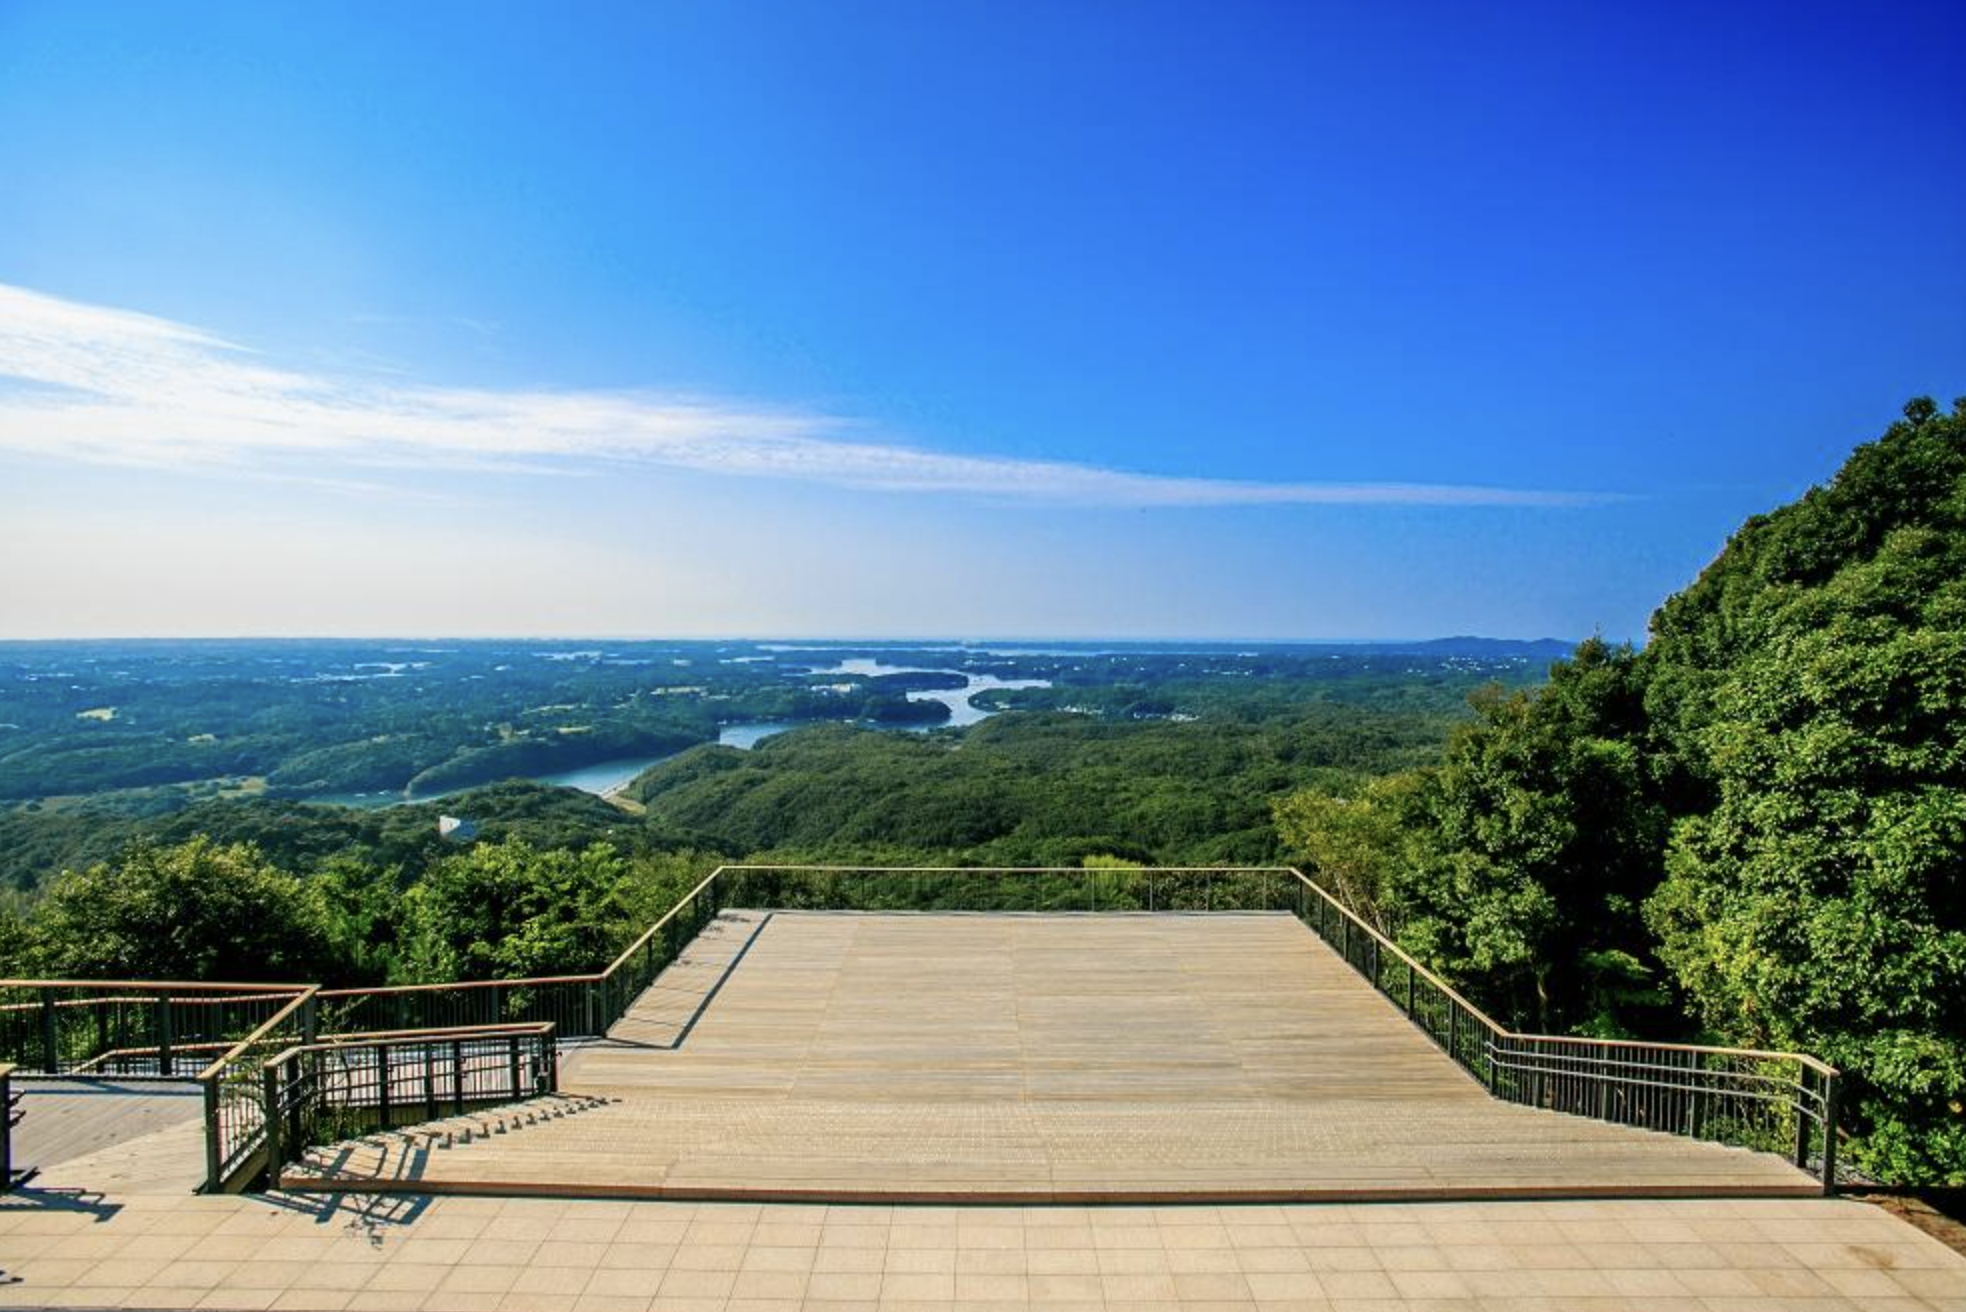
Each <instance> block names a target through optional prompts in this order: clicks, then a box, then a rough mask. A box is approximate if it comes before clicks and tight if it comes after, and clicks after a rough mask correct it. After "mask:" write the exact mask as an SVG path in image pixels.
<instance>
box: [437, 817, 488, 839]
mask: <svg viewBox="0 0 1966 1312" xmlns="http://www.w3.org/2000/svg"><path fill="white" fill-rule="evenodd" d="M477 836H478V824H477V822H476V821H475V820H466V819H464V818H462V817H461V816H454V815H440V816H438V817H437V837H439V838H443V839H447V840H449V841H450V842H453V843H468V842H470V841H471V840H472V839H474V838H476V837H477Z"/></svg>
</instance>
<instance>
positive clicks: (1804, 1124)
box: [1795, 1066, 1809, 1170]
mask: <svg viewBox="0 0 1966 1312" xmlns="http://www.w3.org/2000/svg"><path fill="white" fill-rule="evenodd" d="M1795 1075H1796V1098H1795V1164H1796V1166H1797V1167H1798V1168H1799V1169H1802V1170H1807V1169H1808V1167H1809V1068H1808V1067H1807V1066H1804V1067H1802V1068H1801V1069H1799V1070H1798V1071H1796V1073H1795Z"/></svg>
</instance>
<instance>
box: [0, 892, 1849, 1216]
mask: <svg viewBox="0 0 1966 1312" xmlns="http://www.w3.org/2000/svg"><path fill="white" fill-rule="evenodd" d="M738 907H743V908H750V909H758V910H772V911H796V910H829V911H860V912H1027V913H1045V914H1063V913H1081V912H1083V913H1092V914H1111V913H1127V912H1144V913H1149V914H1156V913H1168V912H1197V913H1214V912H1237V911H1265V912H1283V913H1288V914H1291V915H1294V916H1295V917H1297V918H1298V919H1299V920H1300V921H1302V922H1303V923H1304V924H1306V925H1307V926H1309V927H1310V928H1311V929H1312V930H1313V931H1314V932H1315V933H1317V934H1318V935H1319V937H1320V938H1322V939H1323V940H1324V941H1325V942H1326V943H1327V944H1329V945H1330V946H1331V947H1332V949H1333V950H1334V951H1336V952H1337V953H1338V955H1339V956H1340V957H1341V958H1343V959H1344V960H1345V962H1346V963H1347V964H1348V965H1349V966H1350V967H1351V968H1352V969H1353V970H1355V971H1357V972H1358V973H1359V974H1360V975H1361V976H1363V977H1364V978H1365V979H1366V980H1367V981H1368V982H1369V983H1370V984H1371V985H1372V986H1373V987H1374V988H1375V989H1377V990H1378V992H1379V993H1380V994H1382V995H1383V996H1384V997H1386V998H1387V999H1388V1000H1389V1001H1390V1002H1391V1003H1392V1005H1393V1006H1394V1007H1395V1008H1396V1009H1398V1010H1399V1011H1400V1012H1401V1013H1402V1014H1404V1015H1405V1016H1406V1018H1407V1019H1408V1020H1410V1021H1411V1022H1412V1023H1413V1024H1414V1025H1415V1026H1417V1027H1418V1028H1419V1029H1420V1030H1421V1032H1422V1033H1424V1034H1426V1035H1427V1036H1428V1037H1429V1038H1430V1039H1431V1040H1432V1041H1433V1042H1434V1043H1436V1044H1437V1045H1439V1047H1440V1048H1441V1050H1442V1051H1443V1052H1445V1053H1446V1054H1447V1056H1449V1057H1450V1058H1452V1059H1453V1060H1454V1061H1455V1062H1456V1063H1457V1064H1458V1065H1459V1066H1460V1067H1461V1068H1462V1069H1463V1070H1465V1071H1466V1072H1467V1073H1468V1074H1469V1075H1470V1076H1471V1077H1472V1078H1474V1079H1475V1080H1477V1081H1478V1082H1480V1083H1481V1084H1482V1085H1483V1087H1485V1088H1486V1089H1487V1090H1488V1092H1489V1093H1490V1094H1492V1095H1493V1096H1495V1097H1496V1098H1499V1099H1502V1100H1505V1101H1508V1102H1513V1103H1517V1104H1520V1105H1523V1106H1528V1107H1533V1108H1539V1109H1542V1110H1546V1111H1557V1112H1564V1113H1568V1114H1571V1115H1579V1116H1586V1117H1590V1118H1592V1119H1596V1120H1602V1121H1610V1122H1614V1123H1619V1124H1625V1125H1631V1126H1635V1127H1639V1128H1643V1129H1648V1130H1656V1131H1661V1132H1665V1133H1672V1134H1679V1135H1685V1136H1688V1137H1692V1138H1696V1139H1705V1140H1712V1141H1715V1142H1719V1143H1725V1144H1732V1145H1736V1146H1741V1147H1748V1148H1755V1149H1761V1150H1765V1151H1776V1152H1781V1153H1783V1154H1784V1155H1786V1156H1789V1157H1790V1158H1791V1159H1792V1160H1793V1161H1794V1162H1795V1164H1796V1166H1797V1167H1798V1168H1802V1169H1807V1170H1811V1171H1813V1172H1814V1173H1816V1174H1817V1175H1818V1176H1819V1177H1820V1179H1821V1180H1822V1182H1823V1187H1824V1190H1825V1192H1828V1191H1831V1190H1833V1189H1834V1187H1835V1183H1836V1179H1837V1170H1838V1168H1837V1161H1836V1155H1837V1154H1836V1146H1837V1123H1838V1119H1839V1106H1838V1099H1839V1092H1838V1072H1837V1071H1836V1070H1835V1069H1834V1068H1832V1067H1830V1066H1828V1065H1827V1064H1825V1063H1823V1062H1821V1061H1818V1060H1816V1059H1815V1058H1813V1057H1808V1056H1805V1055H1802V1054H1798V1053H1779V1052H1759V1051H1753V1050H1744V1049H1731V1048H1718V1047H1704V1046H1698V1045H1676V1044H1653V1043H1637V1042H1627V1041H1620V1040H1609V1039H1591V1038H1579V1037H1571V1036H1557V1035H1538V1034H1520V1033H1516V1032H1514V1031H1512V1030H1509V1029H1508V1028H1506V1027H1505V1026H1502V1025H1500V1024H1498V1023H1497V1022H1496V1021H1494V1020H1493V1019H1492V1018H1490V1017H1489V1016H1487V1015H1486V1014H1485V1013H1484V1012H1482V1011H1481V1010H1480V1009H1479V1008H1477V1007H1475V1006H1474V1005H1473V1004H1472V1003H1470V1002H1468V1001H1467V1000H1466V999H1465V998H1463V997H1462V996H1461V995H1460V994H1459V993H1458V992H1456V991H1455V990H1454V989H1453V988H1452V987H1450V986H1449V985H1448V984H1446V983H1445V982H1444V981H1442V980H1441V979H1440V978H1439V977H1438V976H1436V975H1434V974H1433V973H1432V972H1431V971H1429V970H1427V969H1426V968H1425V967H1424V966H1422V965H1420V964H1419V963H1418V962H1417V961H1415V960H1414V959H1413V958H1412V957H1411V956H1409V955H1408V954H1407V953H1405V952H1404V951H1402V950H1401V949H1400V948H1399V947H1398V946H1397V945H1395V944H1394V943H1393V942H1392V941H1391V940H1390V939H1388V938H1386V937H1385V936H1384V935H1382V934H1381V933H1379V932H1378V931H1377V930H1376V929H1374V928H1373V927H1371V926H1370V925H1368V924H1366V923H1365V921H1363V920H1362V919H1360V918H1359V917H1358V916H1357V915H1355V914H1354V913H1353V912H1352V910H1351V909H1350V908H1348V907H1346V906H1345V905H1344V904H1343V903H1342V902H1340V901H1339V900H1338V899H1337V898H1335V897H1333V896H1332V895H1331V894H1330V893H1329V892H1327V891H1326V890H1325V889H1324V888H1323V887H1322V886H1320V885H1318V884H1317V883H1316V882H1315V881H1313V880H1311V879H1309V878H1308V877H1306V876H1305V875H1304V874H1303V873H1302V872H1301V871H1298V870H1296V869H1294V868H1291V867H1284V866H1261V867H1236V866H1225V867H1142V868H1132V867H1125V868H1108V867H1100V868H1090V869H1088V868H1080V867H943V866H908V867H871V866H840V865H830V866H819V865H801V866H786V865H724V866H719V867H718V868H717V869H715V870H713V871H712V872H711V873H710V874H709V875H708V876H706V877H705V878H704V879H703V880H701V881H700V882H699V883H697V884H696V885H695V887H693V888H691V889H690V890H689V891H688V892H687V893H686V894H684V895H683V897H682V898H681V899H680V900H679V901H678V902H677V904H676V905H675V906H674V907H672V908H671V909H670V910H669V911H668V912H667V913H666V914H664V915H663V916H662V918H661V919H659V920H658V921H656V923H655V924H653V925H651V926H650V927H649V928H648V929H647V930H646V931H644V932H643V933H642V934H641V935H640V936H638V937H637V938H636V939H635V940H634V941H633V942H632V943H630V944H629V945H628V946H627V947H626V948H625V949H623V951H622V952H621V953H620V954H619V955H618V956H617V957H616V958H615V959H614V960H613V961H612V962H610V963H609V964H608V966H607V967H606V968H605V969H603V970H600V971H596V972H592V973H588V974H580V975H562V976H550V977H539V978H531V979H518V980H472V981H459V982H454V983H441V984H418V985H398V986H384V987H376V988H339V989H324V988H320V987H318V986H316V985H312V984H305V985H270V984H239V985H178V984H159V983H155V982H149V981H112V982H102V981H74V980H0V1062H6V1061H13V1062H16V1063H18V1064H19V1066H20V1068H21V1073H25V1072H28V1071H33V1070H37V1069H46V1070H47V1071H48V1072H49V1073H56V1072H60V1071H65V1070H74V1069H76V1068H78V1067H89V1068H91V1069H94V1068H96V1067H99V1066H102V1065H104V1064H105V1063H108V1064H112V1065H120V1066H121V1067H122V1068H123V1069H124V1070H126V1071H130V1072H133V1073H136V1074H142V1073H144V1072H145V1071H149V1072H150V1073H152V1074H154V1075H159V1076H161V1075H165V1074H171V1073H175V1072H176V1070H177V1068H178V1067H179V1066H181V1065H182V1064H183V1057H184V1056H185V1055H187V1054H190V1053H193V1052H196V1053H198V1054H200V1055H203V1054H204V1053H207V1052H211V1051H218V1055H217V1056H216V1058H214V1059H212V1060H211V1061H210V1062H209V1064H207V1065H206V1066H205V1067H203V1068H202V1069H201V1070H200V1071H199V1073H198V1076H197V1078H198V1080H199V1082H200V1084H201V1085H202V1086H203V1088H204V1091H205V1095H204V1096H205V1101H206V1141H207V1172H206V1176H207V1179H206V1188H207V1189H210V1190H219V1189H226V1188H234V1187H238V1186H239V1185H240V1184H241V1183H243V1182H245V1181H248V1180H250V1179H251V1178H253V1177H254V1176H256V1175H257V1174H259V1173H260V1172H261V1171H263V1170H264V1168H265V1167H266V1166H267V1165H268V1164H269V1163H272V1164H274V1165H276V1166H277V1160H278V1158H279V1157H280V1156H281V1152H282V1151H283V1150H282V1149H280V1148H278V1146H277V1144H274V1143H271V1142H270V1141H271V1140H273V1139H274V1137H275V1136H276V1135H277V1133H278V1126H277V1123H276V1122H277V1120H278V1116H279V1115H286V1114H289V1113H290V1112H291V1110H292V1107H291V1105H290V1104H288V1105H286V1106H284V1107H283V1103H282V1099H283V1098H285V1097H286V1096H287V1095H285V1094H281V1093H279V1092H278V1091H277V1090H275V1089H274V1088H273V1086H270V1085H269V1084H268V1083H267V1070H268V1068H269V1067H270V1066H271V1065H272V1064H273V1063H274V1061H275V1060H276V1059H282V1058H285V1057H286V1055H287V1054H288V1053H290V1052H292V1051H294V1050H298V1049H312V1048H314V1047H315V1046H316V1045H317V1040H319V1039H320V1038H321V1036H323V1035H341V1036H343V1041H342V1042H341V1043H340V1044H338V1045H328V1046H330V1047H339V1048H341V1049H343V1050H344V1051H345V1050H347V1049H348V1046H349V1045H348V1042H347V1036H349V1035H350V1034H351V1033H354V1034H359V1035H361V1036H363V1041H364V1042H365V1043H366V1045H367V1049H365V1050H374V1049H376V1048H378V1047H381V1048H383V1049H390V1048H391V1045H398V1044H413V1043H415V1042H417V1041H418V1036H420V1035H421V1036H427V1035H428V1034H429V1032H431V1031H444V1032H445V1033H446V1034H447V1035H450V1036H452V1037H455V1038H459V1039H464V1040H467V1041H488V1042H490V1041H496V1042H504V1041H505V1040H507V1039H509V1038H510V1033H509V1031H511V1030H514V1029H517V1028H521V1027H525V1028H528V1029H529V1030H530V1031H531V1032H533V1033H536V1034H538V1035H541V1036H543V1042H544V1043H545V1044H547V1045H548V1046H550V1045H551V1044H553V1043H565V1042H568V1041H572V1040H579V1039H593V1038H600V1037H603V1036H605V1035H606V1034H607V1032H608V1030H609V1029H610V1028H612V1027H613V1026H614V1025H615V1024H616V1023H617V1022H619V1021H620V1020H621V1018H622V1017H623V1016H625V1015H626V1014H627V1012H628V1010H629V1008H630V1007H631V1006H632V1005H633V1004H634V1002H635V1000H636V999H637V998H638V997H640V996H641V994H642V993H643V992H644V991H645V990H646V989H647V988H648V987H649V986H650V985H651V984H653V983H654V982H655V980H656V978H657V977H658V976H659V975H661V974H662V972H663V971H664V970H666V969H667V968H668V967H669V966H670V965H672V964H673V963H675V962H676V961H677V960H678V959H679V958H680V957H681V955H682V953H683V950H684V949H685V947H687V946H688V945H689V944H690V943H691V942H692V941H694V940H695V939H696V937H697V935H698V934H699V933H701V932H702V931H703V930H704V928H705V927H706V926H708V925H709V924H711V923H712V922H713V921H715V920H716V918H717V917H718V916H719V915H720V914H721V913H722V912H723V911H724V910H726V909H728V908H738ZM753 941H755V934H754V940H753ZM745 950H746V951H748V944H747V946H746V948H745ZM741 956H742V953H741V952H740V954H739V957H740V958H741ZM735 964H736V962H735V961H733V962H732V963H730V967H727V968H726V971H725V973H724V976H723V978H720V979H719V981H718V983H717V985H716V986H715V987H714V988H713V989H712V990H711V995H710V996H711V997H714V995H715V992H716V989H719V988H721V987H722V983H723V979H726V978H728V973H729V969H731V968H734V966H735ZM708 1003H709V998H706V999H705V1000H704V1002H703V1003H702V1004H701V1005H700V1006H699V1007H698V1008H697V1010H696V1012H695V1014H694V1015H693V1016H692V1017H691V1019H690V1022H689V1024H690V1026H693V1025H694V1024H695V1023H696V1020H697V1019H699V1018H700V1017H701V1015H702V1014H703V1011H704V1009H706V1008H707V1006H708ZM685 1032H686V1031H685ZM678 1041H680V1039H679V1040H678ZM37 1058H38V1059H39V1063H42V1064H37ZM379 1060H380V1061H381V1062H382V1063H383V1066H384V1068H385V1072H386V1067H387V1063H388V1061H389V1057H388V1056H387V1055H384V1056H383V1057H381V1058H379ZM412 1065H414V1062H412ZM302 1083H304V1081H303V1082H301V1083H296V1084H294V1085H292V1086H291V1087H292V1088H296V1089H297V1088H300V1087H301V1084H302ZM383 1084H384V1086H385V1087H387V1085H388V1079H387V1078H384V1080H383ZM279 1087H280V1088H281V1089H285V1088H288V1087H289V1086H287V1085H284V1084H282V1085H280V1086H279ZM317 1087H318V1088H319V1089H320V1090H322V1092H321V1099H322V1102H321V1106H322V1108H323V1109H338V1111H340V1112H347V1113H350V1114H354V1115H356V1116H357V1117H359V1114H360V1111H361V1107H362V1104H361V1102H360V1100H359V1097H356V1096H355V1095H352V1094H350V1093H348V1092H347V1090H346V1089H341V1090H340V1091H339V1092H337V1091H336V1088H337V1087H338V1086H333V1085H330V1084H320V1085H318V1086H317ZM533 1087H535V1085H533V1084H528V1082H527V1081H526V1080H523V1079H521V1078H520V1077H519V1076H518V1075H514V1077H513V1079H512V1080H511V1081H510V1086H509V1088H507V1089H505V1090H504V1092H503V1093H498V1094H496V1095H488V1096H493V1097H495V1098H506V1099H512V1098H519V1097H525V1096H530V1095H529V1094H528V1093H527V1092H525V1090H526V1089H528V1088H533ZM350 1097H355V1101H352V1102H348V1101H339V1100H343V1099H347V1098H350ZM412 1101H414V1100H413V1099H406V1100H404V1101H402V1102H399V1103H398V1104H397V1105H398V1106H399V1107H400V1106H405V1105H408V1104H409V1103H410V1102H412ZM424 1101H425V1104H426V1105H428V1104H429V1102H430V1101H431V1100H430V1099H429V1098H426V1099H425V1100H424ZM269 1108H283V1110H281V1111H280V1112H279V1113H278V1114H276V1115H273V1116H269V1114H268V1109H269ZM310 1115H311V1113H310ZM323 1123H324V1122H322V1121H321V1120H319V1119H316V1120H313V1121H310V1122H308V1125H309V1126H310V1127H311V1128H309V1129H308V1130H306V1131H304V1132H300V1133H299V1138H302V1139H305V1138H311V1137H313V1135H314V1134H315V1133H316V1132H318V1131H319V1130H320V1129H321V1126H322V1124H323ZM294 1141H295V1140H293V1139H289V1140H288V1141H287V1142H289V1143H292V1142H294Z"/></svg>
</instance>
